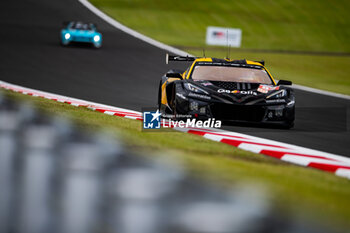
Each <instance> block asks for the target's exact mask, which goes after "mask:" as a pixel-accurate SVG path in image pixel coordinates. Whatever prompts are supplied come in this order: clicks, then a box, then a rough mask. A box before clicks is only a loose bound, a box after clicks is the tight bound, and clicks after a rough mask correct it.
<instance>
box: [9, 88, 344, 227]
mask: <svg viewBox="0 0 350 233" xmlns="http://www.w3.org/2000/svg"><path fill="white" fill-rule="evenodd" d="M6 94H7V95H8V96H10V97H11V98H15V99H19V100H30V101H32V102H33V103H34V104H35V105H36V106H37V107H38V108H39V109H40V110H41V111H45V112H48V113H49V114H54V115H60V116H67V117H69V118H71V119H73V120H74V121H75V122H76V123H77V124H78V126H79V127H81V128H84V129H86V128H88V129H89V130H100V129H108V130H110V131H111V132H112V133H114V134H115V135H122V139H123V141H124V143H125V144H126V145H127V147H129V148H131V149H132V150H134V151H137V152H141V153H144V154H147V155H148V156H152V155H153V156H165V157H170V158H177V159H179V160H180V161H182V164H183V165H184V167H185V169H186V170H188V171H189V173H190V174H192V175H193V176H196V177H200V178H202V179H206V180H208V181H210V182H213V183H215V184H216V185H219V186H222V187H227V188H230V187H232V185H233V184H239V183H240V182H244V183H252V184H254V185H258V186H262V187H264V188H265V189H266V190H268V191H269V193H270V194H271V200H272V201H273V203H274V204H275V206H276V207H277V208H280V209H283V210H288V211H289V212H292V213H294V214H297V215H298V216H299V217H305V218H306V217H307V218H310V219H315V220H317V221H318V222H322V223H323V224H325V225H329V226H332V227H336V228H339V229H345V228H346V227H350V222H349V221H348V220H349V219H350V211H349V209H350V198H349V196H350V180H348V179H344V178H340V177H337V176H335V175H333V174H331V173H327V172H323V171H319V170H315V169H309V168H303V167H299V166H294V165H291V164H288V163H284V162H282V161H280V160H277V159H273V158H270V157H266V156H262V155H259V154H254V153H251V152H247V151H243V150H240V149H237V148H235V147H232V146H229V145H226V144H222V143H219V142H214V141H210V140H207V139H205V138H203V137H200V136H196V135H191V134H185V133H180V132H175V131H172V132H158V133H157V132H150V133H146V132H143V131H141V122H140V121H136V120H130V119H126V118H120V117H115V116H109V115H106V114H102V113H98V112H94V111H91V110H89V109H86V108H83V107H79V108H77V107H73V106H70V105H67V104H63V103H59V102H54V101H51V100H47V99H43V98H35V97H30V96H24V95H21V94H18V93H13V92H10V91H6Z"/></svg>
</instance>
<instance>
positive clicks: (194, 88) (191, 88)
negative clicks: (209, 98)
mask: <svg viewBox="0 0 350 233" xmlns="http://www.w3.org/2000/svg"><path fill="white" fill-rule="evenodd" d="M184 86H185V88H186V89H187V90H189V91H193V92H196V93H200V94H206V95H208V94H209V93H208V92H207V91H205V90H203V89H202V88H200V87H197V86H195V85H193V84H191V83H185V84H184Z"/></svg>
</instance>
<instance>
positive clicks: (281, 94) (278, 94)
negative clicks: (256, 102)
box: [266, 89, 287, 99]
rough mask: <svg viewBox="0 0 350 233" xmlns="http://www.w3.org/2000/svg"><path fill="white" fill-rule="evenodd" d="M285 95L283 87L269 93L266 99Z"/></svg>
mask: <svg viewBox="0 0 350 233" xmlns="http://www.w3.org/2000/svg"><path fill="white" fill-rule="evenodd" d="M286 95H287V91H286V90H284V89H283V90H280V91H276V92H274V93H272V94H271V95H269V96H267V97H266V99H280V98H283V97H285V96H286Z"/></svg>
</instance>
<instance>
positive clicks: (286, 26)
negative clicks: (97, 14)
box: [90, 0, 350, 95]
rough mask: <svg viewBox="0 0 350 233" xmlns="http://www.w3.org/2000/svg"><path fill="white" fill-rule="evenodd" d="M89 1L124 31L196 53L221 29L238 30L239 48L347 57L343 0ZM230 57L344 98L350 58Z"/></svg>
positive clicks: (349, 7)
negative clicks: (258, 62)
mask: <svg viewBox="0 0 350 233" xmlns="http://www.w3.org/2000/svg"><path fill="white" fill-rule="evenodd" d="M90 2H91V3H93V4H94V5H96V6H97V7H99V8H100V9H101V10H103V11H104V12H106V13H107V14H108V15H110V16H112V17H114V18H116V19H117V20H118V21H120V22H121V23H123V24H125V25H126V26H128V27H130V28H132V29H135V30H137V31H139V32H141V33H143V34H145V35H147V36H150V37H152V38H154V39H156V40H159V41H161V42H164V43H166V44H170V45H173V46H178V47H185V48H186V47H188V48H190V47H193V46H194V47H197V48H200V50H202V49H201V48H203V47H206V46H205V32H206V28H207V26H222V27H233V28H241V29H242V31H243V39H242V48H243V49H264V50H285V51H286V50H291V51H311V52H312V51H321V52H343V53H344V52H345V53H349V52H350V43H349V38H350V14H349V12H350V1H346V0H337V1H330V0H310V1H305V0H279V1H275V0H266V1H259V0H246V1H237V0H226V1H210V0H192V1H185V0H178V1H170V0H118V1H114V0H90ZM209 48H212V47H209ZM187 51H188V52H190V53H194V54H195V55H199V56H201V55H202V53H201V52H198V51H191V49H187ZM207 55H208V56H215V57H225V56H226V53H225V52H218V51H217V52H213V53H210V52H209V51H207ZM231 57H234V58H239V59H242V58H257V59H264V60H265V61H266V64H267V67H268V68H270V69H271V71H272V73H273V74H274V75H275V77H276V78H277V79H289V80H291V81H293V82H294V83H297V84H301V85H306V86H310V87H314V88H319V89H324V90H328V91H334V92H339V93H343V94H347V95H350V75H349V74H350V56H343V57H336V56H324V55H322V56H316V55H313V56H310V55H295V54H271V53H262V52H259V53H248V52H243V51H242V50H238V51H237V50H236V52H235V56H231Z"/></svg>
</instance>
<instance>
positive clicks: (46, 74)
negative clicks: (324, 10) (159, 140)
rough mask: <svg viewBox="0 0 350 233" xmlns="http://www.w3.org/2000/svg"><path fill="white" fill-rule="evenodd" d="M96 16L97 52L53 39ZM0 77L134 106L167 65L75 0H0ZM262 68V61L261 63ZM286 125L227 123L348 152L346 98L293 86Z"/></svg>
mask: <svg viewBox="0 0 350 233" xmlns="http://www.w3.org/2000/svg"><path fill="white" fill-rule="evenodd" d="M68 20H81V21H87V22H94V23H96V24H97V26H98V28H99V30H100V31H101V32H102V34H103V47H102V48H101V49H99V50H96V49H93V48H90V47H86V46H83V47H82V46H75V47H68V48H64V47H61V46H60V45H59V31H60V29H61V26H62V22H63V21H68ZM0 26H1V30H0V42H1V43H0V55H1V58H0V59H1V60H0V80H3V81H7V82H10V83H13V84H18V85H22V86H25V87H30V88H35V89H39V90H43V91H49V92H53V93H56V94H61V95H66V96H71V97H76V98H80V99H85V100H90V101H94V102H98V103H104V104H109V105H113V106H118V107H124V108H128V109H133V110H138V111H140V110H141V108H142V107H152V106H155V104H156V98H157V89H158V82H159V78H160V77H161V75H162V74H164V73H165V72H166V71H167V70H169V69H171V68H181V66H185V65H186V64H172V65H165V53H166V51H164V50H161V49H159V48H156V47H154V46H152V45H149V44H147V43H145V42H142V41H140V40H138V39H136V38H134V37H132V36H129V35H127V34H125V33H124V32H121V31H119V30H117V29H115V28H113V27H112V26H110V25H109V24H107V23H105V22H104V21H103V20H101V19H100V18H99V17H97V16H96V15H94V14H93V13H92V12H90V11H89V10H88V9H86V8H85V7H84V6H83V5H81V4H80V3H79V2H78V1H77V0H60V1H47V0H18V1H1V2H0ZM267 66H268V61H267ZM295 93H296V101H297V110H296V111H297V113H296V122H295V127H294V128H293V129H292V130H281V129H268V128H258V127H242V126H241V127H239V126H233V125H231V126H225V129H228V130H233V131H236V132H242V133H247V134H250V135H254V136H259V137H264V138H269V139H274V140H278V141H282V142H287V143H291V144H296V145H299V146H304V147H309V148H312V149H317V150H322V151H326V152H330V153H335V154H340V155H344V156H347V157H350V146H349V144H350V132H349V129H348V128H349V127H348V126H347V125H349V122H350V121H349V117H348V115H349V114H350V112H349V109H350V101H349V100H344V99H340V98H334V97H329V96H325V95H319V94H313V93H309V92H305V91H299V90H296V91H295Z"/></svg>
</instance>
